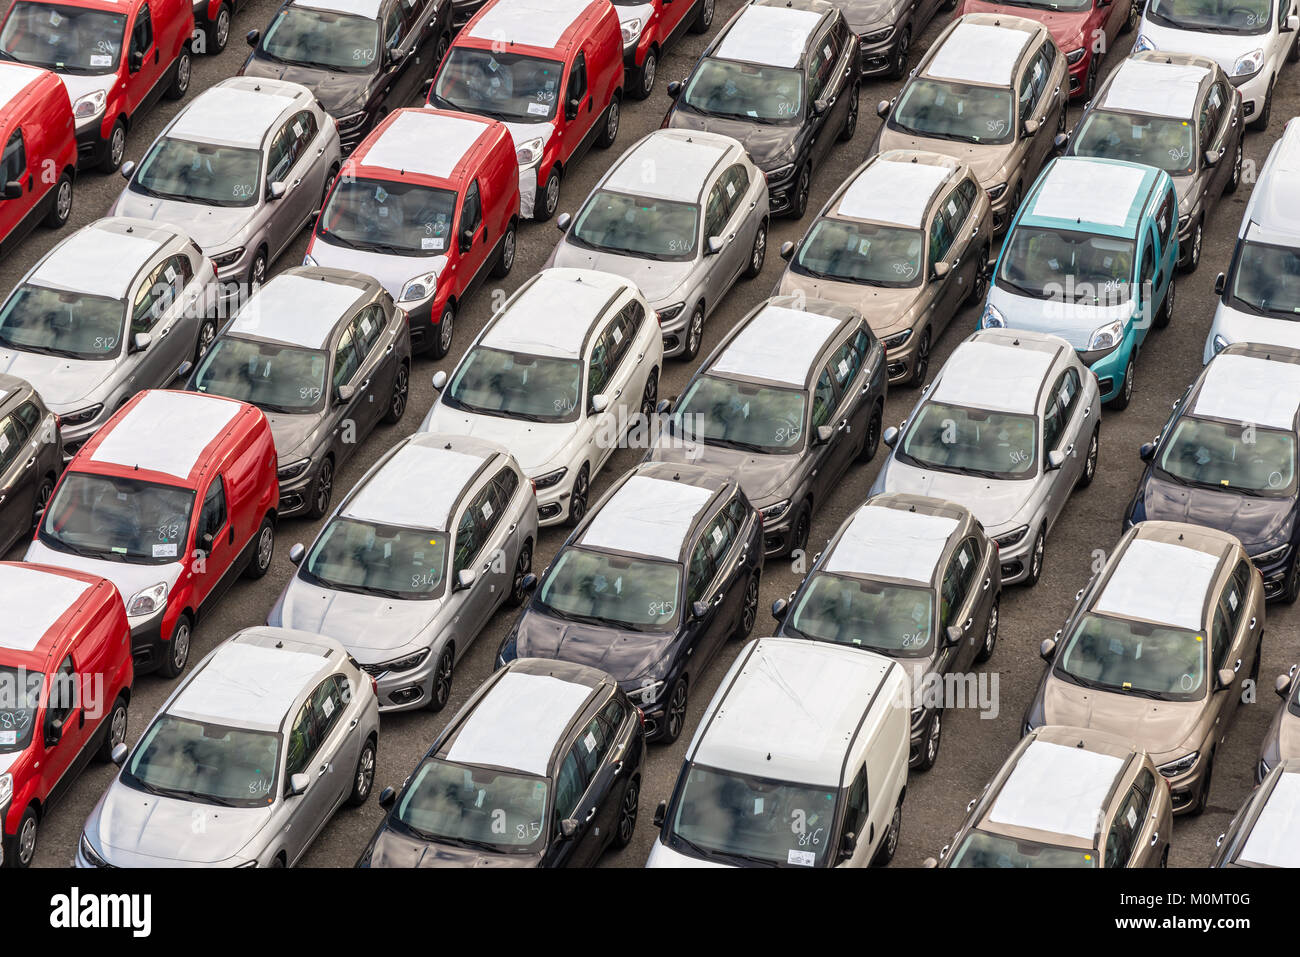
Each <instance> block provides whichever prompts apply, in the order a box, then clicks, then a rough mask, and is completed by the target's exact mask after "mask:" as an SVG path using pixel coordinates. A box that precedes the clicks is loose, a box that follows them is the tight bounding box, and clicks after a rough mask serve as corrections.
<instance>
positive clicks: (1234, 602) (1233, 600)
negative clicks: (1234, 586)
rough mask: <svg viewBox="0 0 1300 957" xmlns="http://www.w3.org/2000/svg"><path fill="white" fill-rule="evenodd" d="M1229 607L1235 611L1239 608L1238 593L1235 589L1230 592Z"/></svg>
mask: <svg viewBox="0 0 1300 957" xmlns="http://www.w3.org/2000/svg"><path fill="white" fill-rule="evenodd" d="M1228 607H1229V608H1231V609H1232V610H1233V611H1236V610H1237V593H1236V592H1235V591H1230V592H1228Z"/></svg>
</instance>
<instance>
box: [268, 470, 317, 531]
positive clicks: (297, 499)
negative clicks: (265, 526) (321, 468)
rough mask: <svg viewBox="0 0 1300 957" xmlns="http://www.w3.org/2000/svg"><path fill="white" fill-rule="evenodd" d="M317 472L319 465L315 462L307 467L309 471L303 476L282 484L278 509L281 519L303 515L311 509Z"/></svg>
mask: <svg viewBox="0 0 1300 957" xmlns="http://www.w3.org/2000/svg"><path fill="white" fill-rule="evenodd" d="M316 470H317V465H316V463H315V462H313V463H312V464H311V465H309V466H307V471H305V472H304V473H303V474H302V475H299V476H298V477H297V478H292V479H289V480H288V481H286V482H281V483H280V504H279V507H278V509H277V515H278V516H279V517H280V518H289V517H290V516H293V515H301V514H302V513H303V512H306V511H307V510H308V509H310V508H311V500H312V488H313V486H314V485H315V484H316Z"/></svg>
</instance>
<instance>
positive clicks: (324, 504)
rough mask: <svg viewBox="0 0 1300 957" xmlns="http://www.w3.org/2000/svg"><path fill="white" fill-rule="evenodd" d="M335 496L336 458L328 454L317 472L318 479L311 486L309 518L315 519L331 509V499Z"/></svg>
mask: <svg viewBox="0 0 1300 957" xmlns="http://www.w3.org/2000/svg"><path fill="white" fill-rule="evenodd" d="M333 497H334V460H333V459H332V458H330V457H329V456H328V455H327V456H326V457H325V461H324V462H322V463H321V464H320V470H319V471H317V473H316V481H315V482H314V483H312V487H311V507H310V508H309V509H308V510H307V518H308V519H310V520H312V521H315V520H316V519H318V518H320V517H321V516H322V515H324V514H325V513H326V512H328V511H329V510H330V499H332V498H333Z"/></svg>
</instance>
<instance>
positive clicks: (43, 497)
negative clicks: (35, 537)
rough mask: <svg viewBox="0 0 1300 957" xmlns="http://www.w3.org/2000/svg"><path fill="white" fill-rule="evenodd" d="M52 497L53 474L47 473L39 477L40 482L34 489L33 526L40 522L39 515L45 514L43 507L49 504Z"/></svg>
mask: <svg viewBox="0 0 1300 957" xmlns="http://www.w3.org/2000/svg"><path fill="white" fill-rule="evenodd" d="M53 497H54V476H52V475H47V476H45V478H43V479H41V484H40V486H39V487H38V488H37V489H36V507H35V508H34V509H33V510H32V527H33V528H35V527H36V526H37V525H39V524H40V521H41V516H42V515H44V514H45V507H46V506H47V505H49V504H50V499H51V498H53Z"/></svg>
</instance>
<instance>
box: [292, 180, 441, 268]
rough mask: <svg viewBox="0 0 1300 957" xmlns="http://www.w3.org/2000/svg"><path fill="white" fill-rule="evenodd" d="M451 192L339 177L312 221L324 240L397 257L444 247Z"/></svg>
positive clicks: (436, 253) (438, 253)
mask: <svg viewBox="0 0 1300 957" xmlns="http://www.w3.org/2000/svg"><path fill="white" fill-rule="evenodd" d="M455 210H456V194H455V193H453V192H452V191H451V190H447V189H432V188H430V187H428V186H420V185H417V184H415V183H400V182H395V181H391V180H383V181H380V180H373V179H347V178H341V179H340V180H339V182H338V185H337V186H335V187H334V191H333V192H332V193H331V194H330V199H329V205H327V206H326V207H325V212H324V213H322V214H321V216H320V217H319V218H318V220H317V224H316V235H317V236H319V237H320V238H321V239H323V240H325V242H327V243H333V244H334V245H336V246H346V247H349V248H353V249H367V250H373V251H376V252H383V253H392V254H394V255H398V256H442V255H445V254H446V253H447V251H448V249H449V246H448V243H449V241H450V237H451V223H452V216H453V214H454V213H455Z"/></svg>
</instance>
